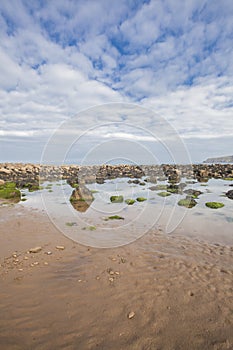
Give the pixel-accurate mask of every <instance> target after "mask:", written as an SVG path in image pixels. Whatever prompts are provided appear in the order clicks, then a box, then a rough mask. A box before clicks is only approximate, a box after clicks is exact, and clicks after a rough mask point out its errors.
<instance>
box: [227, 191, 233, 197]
mask: <svg viewBox="0 0 233 350" xmlns="http://www.w3.org/2000/svg"><path fill="white" fill-rule="evenodd" d="M226 196H227V197H228V198H229V199H233V190H230V191H228V192H227V193H226Z"/></svg>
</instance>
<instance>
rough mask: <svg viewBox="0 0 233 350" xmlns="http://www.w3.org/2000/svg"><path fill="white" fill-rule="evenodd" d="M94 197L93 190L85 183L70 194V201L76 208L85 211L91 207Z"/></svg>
mask: <svg viewBox="0 0 233 350" xmlns="http://www.w3.org/2000/svg"><path fill="white" fill-rule="evenodd" d="M93 200H94V197H93V195H92V193H91V191H90V190H89V189H88V188H87V187H86V186H85V185H84V184H80V185H79V186H78V188H75V189H74V190H73V192H72V194H71V196H70V203H71V204H72V206H73V207H74V209H75V210H77V211H79V212H81V213H84V212H85V211H87V209H88V208H89V207H90V205H91V203H92V202H93Z"/></svg>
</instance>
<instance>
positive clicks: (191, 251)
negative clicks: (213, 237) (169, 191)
mask: <svg viewBox="0 0 233 350" xmlns="http://www.w3.org/2000/svg"><path fill="white" fill-rule="evenodd" d="M0 209H1V221H0V263H1V266H0V280H1V288H0V315H1V317H0V348H1V349H2V350H8V349H9V350H14V349H20V350H27V349H40V350H42V349H46V350H47V349H67V350H68V349H69V350H73V349H140V350H141V349H148V350H149V349H153V350H154V349H157V350H159V349H161V350H178V349H182V350H183V349H185V350H186V349H192V350H199V349H200V350H203V349H213V350H218V349H233V334H232V327H233V268H232V267H233V247H232V246H223V245H220V244H209V243H207V242H201V241H198V240H191V239H187V238H185V237H184V236H179V235H166V234H164V233H163V232H162V231H161V230H158V231H155V230H151V231H150V232H148V233H147V234H146V235H145V236H144V237H142V238H141V239H139V240H137V241H136V242H134V243H132V244H130V245H127V246H124V247H119V248H114V249H94V248H91V247H86V246H82V245H79V244H78V243H76V242H73V241H72V240H70V239H68V238H66V237H65V236H63V235H62V233H61V232H59V231H58V230H57V229H56V228H55V227H54V225H53V224H52V223H51V222H50V221H49V218H48V217H47V216H46V213H42V212H39V211H37V210H32V209H27V208H23V207H21V208H20V209H19V208H18V207H17V206H12V207H2V208H0ZM38 246H39V247H41V248H42V249H41V250H40V251H39V252H37V253H30V252H29V250H30V249H31V248H33V247H38Z"/></svg>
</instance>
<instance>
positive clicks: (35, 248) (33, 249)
mask: <svg viewBox="0 0 233 350" xmlns="http://www.w3.org/2000/svg"><path fill="white" fill-rule="evenodd" d="M41 250H42V247H34V248H31V249H29V253H39V252H40V251H41Z"/></svg>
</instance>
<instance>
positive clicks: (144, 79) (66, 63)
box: [0, 0, 233, 164]
mask: <svg viewBox="0 0 233 350" xmlns="http://www.w3.org/2000/svg"><path fill="white" fill-rule="evenodd" d="M232 38H233V2H232V0H222V1H219V0H209V1H205V0H186V1H183V0H151V1H149V0H148V1H139V0H112V1H109V0H73V1H72V0H50V1H45V0H34V1H30V0H11V1H8V0H1V2H0V162H7V161H9V162H12V161H14V162H41V160H42V161H43V159H45V158H46V160H47V161H48V162H52V161H53V160H54V159H56V160H57V161H59V162H60V161H61V162H65V163H69V162H71V163H82V162H84V163H85V162H86V163H88V162H90V163H98V162H99V163H101V162H103V161H104V162H114V161H115V162H117V161H118V160H121V161H122V162H123V161H124V159H123V158H125V162H126V161H128V162H132V163H135V162H136V163H140V164H143V163H144V164H145V163H153V162H156V161H157V162H162V163H165V162H171V161H172V160H174V161H177V162H178V161H179V162H186V161H187V160H188V159H189V160H190V161H191V162H195V163H196V162H202V161H203V160H205V159H206V158H207V157H213V156H222V155H231V154H233V147H232V146H233V42H232V41H233V40H232ZM97 115H98V117H97ZM161 125H162V126H161ZM70 127H72V135H73V136H72V137H70V136H69V135H70ZM165 130H166V131H165ZM168 139H169V140H170V141H171V139H172V141H171V142H170V141H169V142H168V141H166V140H168ZM51 145H52V146H51ZM51 147H52V148H51ZM64 147H65V148H64ZM51 149H53V150H56V151H53V152H55V153H53V152H52V151H51ZM59 154H60V156H59ZM181 154H182V156H180V155H181ZM61 155H62V156H61ZM114 159H115V160H114Z"/></svg>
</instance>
